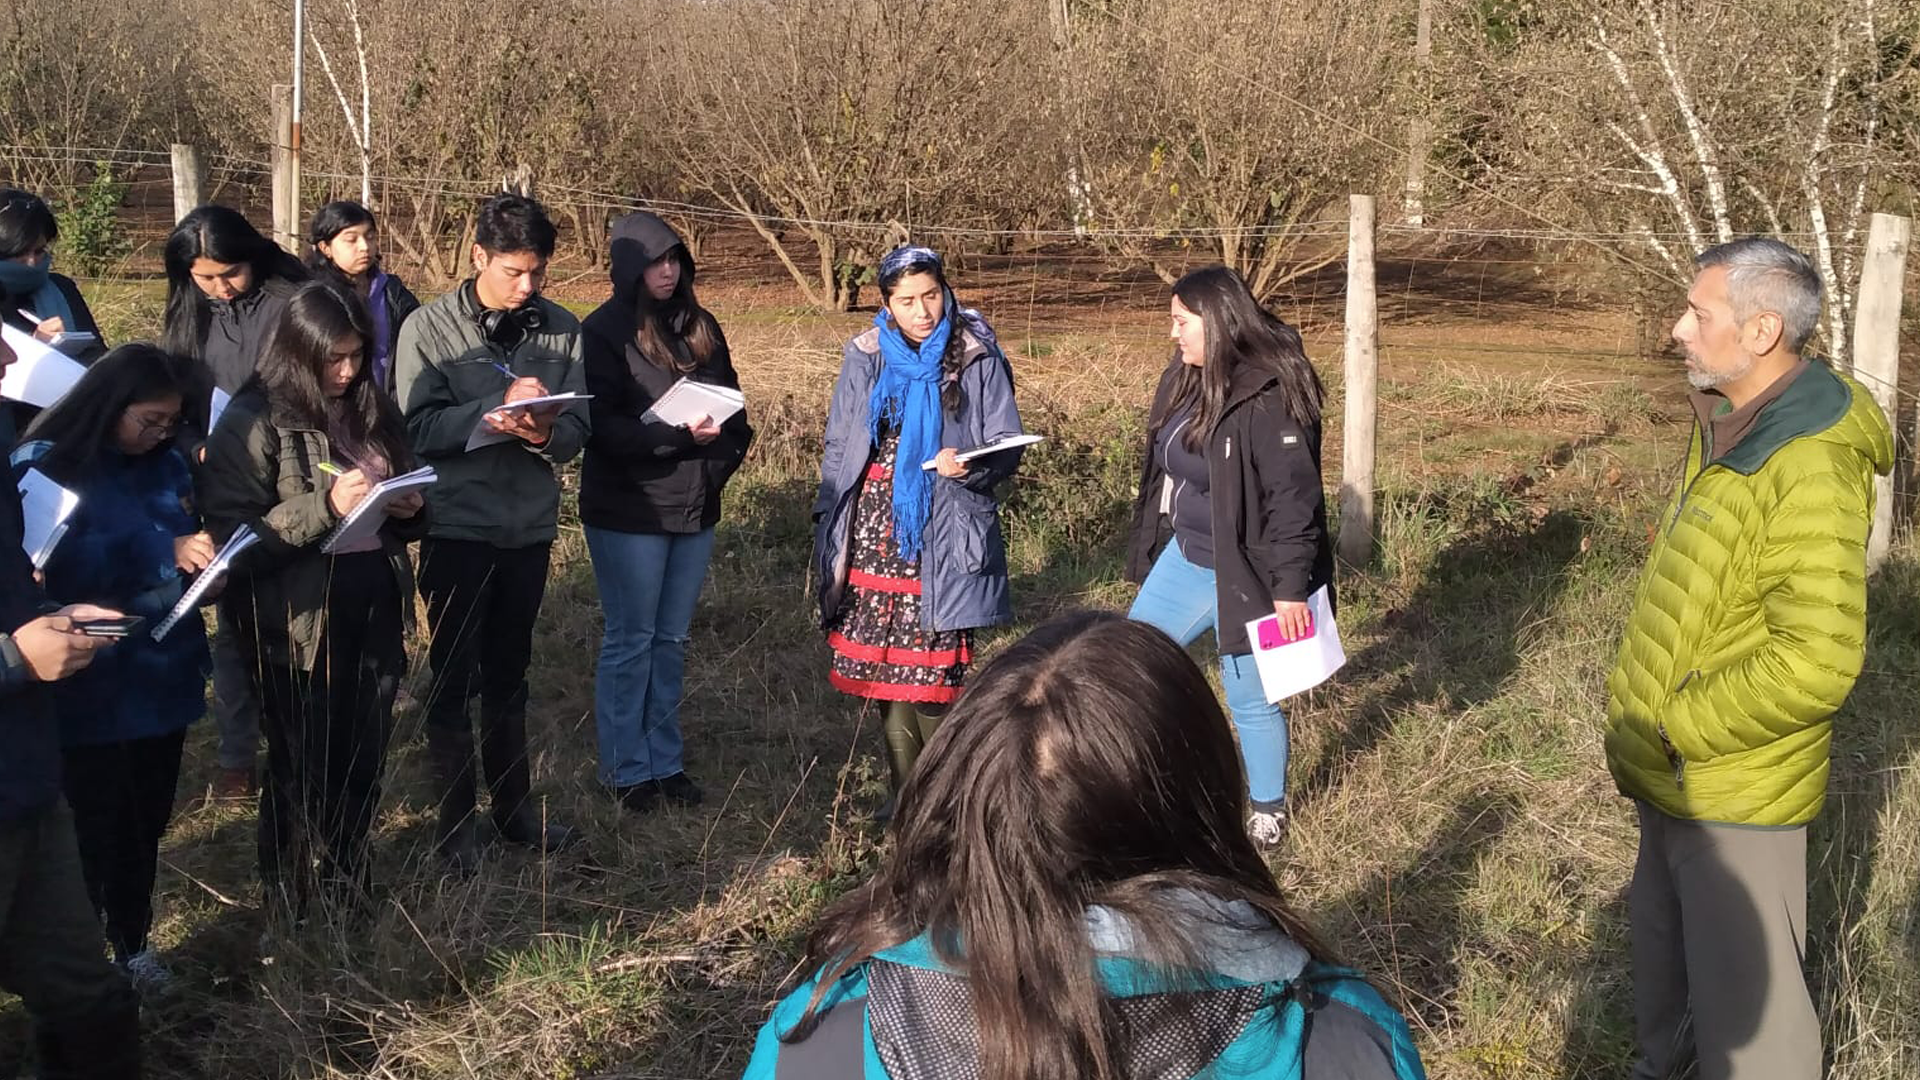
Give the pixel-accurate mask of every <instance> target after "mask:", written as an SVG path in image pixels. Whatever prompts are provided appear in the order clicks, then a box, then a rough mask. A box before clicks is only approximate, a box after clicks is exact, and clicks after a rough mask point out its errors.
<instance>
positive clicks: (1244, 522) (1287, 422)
mask: <svg viewBox="0 0 1920 1080" xmlns="http://www.w3.org/2000/svg"><path fill="white" fill-rule="evenodd" d="M1169 306H1170V309H1171V312H1172V317H1173V328H1172V338H1173V340H1174V343H1175V344H1174V354H1173V359H1172V361H1171V362H1170V363H1169V364H1168V365H1167V369H1166V371H1165V372H1164V373H1163V374H1162V375H1161V376H1160V386H1159V389H1158V390H1156V391H1155V393H1154V398H1153V409H1152V412H1151V413H1150V414H1149V419H1148V438H1147V451H1146V460H1145V461H1144V463H1143V464H1142V468H1141V482H1140V500H1139V504H1138V506H1137V507H1136V510H1135V521H1134V528H1133V536H1132V540H1131V544H1130V549H1129V551H1128V558H1127V573H1128V576H1129V577H1130V578H1131V579H1132V580H1134V581H1140V582H1142V584H1141V586H1140V595H1139V596H1138V597H1137V598H1135V600H1134V602H1133V610H1132V612H1131V613H1130V614H1131V617H1132V618H1135V619H1139V620H1141V621H1143V622H1147V623H1151V624H1153V625H1154V626H1157V627H1159V628H1160V629H1162V630H1164V631H1166V632H1167V634H1168V636H1170V637H1172V638H1173V639H1174V640H1175V641H1178V642H1180V643H1181V644H1182V645H1185V644H1187V643H1189V642H1191V641H1193V640H1194V639H1195V638H1197V637H1199V636H1200V635H1201V634H1202V633H1204V632H1206V631H1207V630H1208V629H1212V630H1213V632H1214V637H1215V639H1216V640H1217V641H1218V642H1219V646H1220V672H1221V680H1222V683H1223V684H1224V686H1225V689H1226V695H1227V707H1228V708H1229V709H1230V710H1231V712H1232V714H1233V723H1234V726H1235V728H1237V729H1238V730H1239V733H1240V752H1241V755H1242V757H1243V758H1244V759H1245V762H1246V767H1247V783H1248V786H1249V789H1250V793H1251V795H1252V803H1253V808H1252V812H1251V813H1250V814H1249V816H1248V819H1247V828H1248V831H1249V832H1251V833H1252V834H1253V837H1254V839H1256V840H1258V841H1259V842H1261V843H1262V844H1267V845H1272V844H1277V843H1279V842H1280V840H1281V838H1282V836H1283V835H1284V833H1285V829H1286V822H1287V804H1286V798H1287V788H1286V783H1287V721H1286V717H1285V716H1283V715H1282V714H1281V712H1280V707H1279V706H1278V705H1277V704H1274V703H1273V702H1270V701H1268V700H1267V695H1266V692H1265V690H1264V689H1263V688H1262V687H1261V684H1260V673H1259V671H1258V670H1257V669H1256V668H1255V665H1254V659H1253V645H1252V643H1251V642H1250V641H1249V640H1248V638H1247V623H1249V622H1251V621H1253V620H1255V619H1258V618H1263V617H1265V616H1269V615H1272V616H1275V617H1276V618H1277V619H1278V620H1279V623H1280V631H1281V633H1282V635H1283V636H1284V637H1285V638H1287V639H1289V640H1291V639H1294V638H1298V637H1301V636H1303V635H1305V634H1306V633H1307V631H1308V629H1309V620H1308V618H1307V598H1308V597H1309V596H1311V595H1312V594H1313V593H1314V592H1315V591H1316V590H1318V589H1321V588H1323V587H1325V588H1328V589H1329V590H1330V589H1331V585H1332V582H1333V548H1332V546H1331V545H1330V544H1329V542H1328V538H1327V511H1326V496H1325V493H1324V492H1323V491H1322V490H1321V487H1320V406H1321V399H1322V396H1323V392H1322V390H1321V386H1320V378H1319V376H1318V375H1317V374H1315V373H1314V370H1313V365H1312V364H1310V363H1308V362H1307V354H1306V352H1305V350H1304V349H1303V348H1302V346H1301V343H1300V332H1299V331H1297V330H1295V329H1294V328H1293V327H1291V326H1288V325H1287V324H1286V323H1284V322H1282V321H1280V320H1279V319H1277V318H1275V317H1274V316H1273V315H1272V314H1270V313H1269V312H1268V311H1267V310H1266V309H1265V308H1262V307H1261V306H1260V304H1259V303H1258V302H1257V301H1256V300H1255V299H1254V298H1253V293H1252V292H1251V291H1250V290H1248V288H1247V284H1246V281H1245V280H1244V279H1242V278H1241V277H1240V275H1239V274H1237V273H1235V272H1234V271H1232V270H1230V269H1228V268H1226V267H1224V266H1209V267H1203V268H1201V269H1199V270H1195V271H1193V272H1192V273H1189V274H1187V275H1186V276H1185V277H1182V278H1181V279H1180V280H1179V281H1177V282H1175V283H1174V286H1173V299H1172V301H1171V302H1170V305H1169ZM1156 550H1157V551H1158V554H1157V556H1156Z"/></svg>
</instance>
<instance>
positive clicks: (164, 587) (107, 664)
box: [13, 442, 212, 746]
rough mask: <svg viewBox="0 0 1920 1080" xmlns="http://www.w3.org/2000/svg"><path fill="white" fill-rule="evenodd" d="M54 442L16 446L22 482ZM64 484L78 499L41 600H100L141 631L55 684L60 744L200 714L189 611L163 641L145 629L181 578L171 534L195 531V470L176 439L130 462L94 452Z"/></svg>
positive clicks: (203, 669)
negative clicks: (134, 619) (138, 623)
mask: <svg viewBox="0 0 1920 1080" xmlns="http://www.w3.org/2000/svg"><path fill="white" fill-rule="evenodd" d="M48 449H50V446H49V444H47V443H44V442H30V443H23V444H22V445H21V446H20V448H19V449H17V450H15V451H14V453H13V472H14V477H15V479H16V481H17V479H18V477H19V476H20V475H22V474H24V473H25V472H26V470H27V469H28V468H29V467H31V466H32V465H33V464H34V463H35V462H36V461H38V460H39V459H40V457H41V456H42V455H44V454H45V453H46V452H47V450H48ZM67 486H68V487H69V488H70V489H71V490H72V491H73V492H74V494H76V495H78V496H79V497H80V505H79V506H78V507H77V508H75V510H74V512H73V516H72V517H71V518H69V519H68V521H67V532H66V535H65V536H64V537H62V538H61V540H60V545H59V546H58V547H56V548H54V549H53V556H52V557H51V558H50V559H48V560H47V567H46V578H47V585H46V591H47V595H48V596H50V597H52V598H53V599H54V600H55V601H57V602H59V603H62V604H78V603H87V604H100V605H103V606H106V607H111V608H115V609H118V610H120V611H124V612H126V613H127V614H129V615H140V616H143V617H145V618H146V620H147V625H146V627H145V628H143V629H141V630H140V631H139V632H137V633H135V634H133V635H131V636H129V637H127V638H126V639H124V640H122V641H118V642H115V643H114V646H113V647H112V648H110V649H103V650H101V651H100V652H98V653H96V654H95V656H94V661H93V663H92V664H90V665H88V667H87V668H86V670H84V671H81V672H79V673H77V674H75V675H73V676H71V677H70V678H67V679H63V680H61V681H60V682H59V683H58V684H56V685H55V686H54V688H53V694H54V700H55V702H56V708H57V710H58V712H59V714H60V741H61V744H62V745H63V746H92V745H99V744H101V743H111V742H121V741H124V740H128V739H144V738H151V737H153V736H156V735H167V734H171V733H173V732H175V731H179V730H180V729H182V728H184V727H186V726H187V725H189V724H191V723H193V722H194V721H195V720H197V719H199V718H200V716H201V715H202V714H204V713H205V712H206V709H207V700H206V677H207V672H208V671H210V670H211V667H212V661H211V660H210V658H209V656H208V653H207V633H206V626H205V624H204V623H202V622H201V619H200V615H199V613H198V612H195V613H194V614H192V615H189V616H188V617H187V618H185V619H183V620H181V621H180V623H179V624H177V625H176V626H175V627H174V628H173V630H172V632H170V633H169V634H168V635H167V636H166V638H165V639H164V640H162V641H157V642H156V641H154V640H153V638H152V636H151V634H150V633H149V631H150V630H151V629H152V628H153V627H154V626H157V625H158V624H159V622H160V620H161V619H163V618H165V617H166V614H167V612H168V611H170V610H172V608H173V605H174V604H175V603H177V602H178V601H179V599H180V594H181V592H182V591H183V587H184V580H183V579H182V578H181V576H180V571H179V569H178V568H177V567H176V566H175V565H174V561H173V540H174V537H176V536H190V535H192V534H193V533H195V532H198V531H199V529H200V519H199V516H198V514H197V513H195V510H194V502H193V475H192V471H191V470H190V469H189V468H188V467H187V461H186V459H185V458H184V457H182V456H181V455H180V452H179V450H177V449H175V448H174V447H172V446H165V447H162V448H161V449H158V450H154V451H151V452H149V453H145V454H141V455H139V456H138V457H127V456H125V455H122V454H120V453H118V452H116V451H114V450H112V449H107V450H102V451H101V452H100V454H99V456H98V457H96V458H95V460H94V462H93V465H92V467H91V469H90V470H89V475H88V476H86V477H85V478H84V479H83V480H80V481H78V482H68V484H67Z"/></svg>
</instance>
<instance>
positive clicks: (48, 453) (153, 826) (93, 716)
mask: <svg viewBox="0 0 1920 1080" xmlns="http://www.w3.org/2000/svg"><path fill="white" fill-rule="evenodd" d="M181 405H182V402H181V393H180V385H179V383H178V381H177V379H176V377H175V374H174V371H173V369H172V365H171V364H170V363H169V362H168V358H167V356H166V354H164V353H162V352H161V351H160V350H159V349H156V348H154V347H152V346H150V345H138V344H136V345H122V346H120V347H119V348H117V349H115V350H113V351H112V352H110V353H108V354H107V355H106V356H104V357H102V358H101V359H100V360H99V361H98V362H96V363H95V364H94V365H93V366H92V367H91V368H89V369H88V370H87V373H86V374H85V375H84V376H82V377H81V379H80V381H79V383H78V384H76V385H75V387H74V389H73V391H72V392H71V393H69V394H67V395H66V396H65V397H63V398H61V399H60V401H59V402H58V403H56V404H55V405H53V407H51V408H49V409H47V410H46V411H45V412H42V413H41V414H40V416H39V418H38V419H36V420H35V421H34V423H33V425H32V426H31V427H30V428H28V429H27V432H26V434H25V436H24V437H23V438H22V439H21V442H20V445H19V446H18V447H16V448H15V449H14V451H13V455H12V465H13V474H14V479H15V481H16V482H17V481H18V480H19V479H20V478H21V477H22V476H23V475H24V474H25V473H26V472H27V471H28V470H29V469H32V470H37V471H38V472H40V473H41V474H42V475H44V476H46V477H47V478H48V479H50V480H52V481H54V482H55V483H57V484H60V485H61V486H63V487H65V488H67V489H68V490H69V491H72V492H73V493H74V494H75V495H77V496H78V497H79V504H78V506H77V507H76V508H75V510H74V512H73V516H72V517H71V518H69V519H68V521H67V529H66V533H65V534H64V535H63V536H62V537H61V538H60V540H59V542H58V544H57V546H56V547H55V548H54V549H53V553H52V555H51V556H50V557H49V558H48V559H47V563H46V567H45V578H46V584H45V588H46V592H47V595H48V596H49V597H51V598H53V599H54V600H56V601H58V602H61V603H91V604H98V605H101V606H103V607H108V608H113V609H116V610H118V611H122V612H125V613H126V614H128V615H134V616H139V617H141V618H144V619H145V620H146V625H145V626H144V627H141V628H137V629H135V630H134V631H133V632H132V633H130V634H128V635H127V636H126V637H125V638H123V639H121V640H119V641H118V642H117V643H116V645H115V647H114V648H112V649H110V650H107V651H106V652H103V653H102V654H101V655H100V656H99V658H98V659H97V660H96V661H95V662H94V664H93V666H92V667H90V668H88V669H87V670H85V671H83V672H80V673H79V674H77V675H75V676H73V677H72V678H70V679H67V680H66V681H64V682H62V683H60V684H59V685H58V686H56V687H55V688H54V695H53V696H54V701H55V710H56V712H57V714H58V716H59V722H60V742H61V757H62V769H63V774H64V775H63V780H64V783H63V785H62V786H63V788H64V791H65V794H66V799H67V803H68V805H69V806H71V807H72V809H73V819H74V829H75V832H76V833H77V835H78V838H79V845H80V863H81V868H82V870H83V872H84V874H85V877H86V883H87V893H88V896H89V898H90V899H91V900H92V902H93V908H94V910H95V911H96V912H98V913H99V914H100V916H101V918H102V920H103V921H104V923H105V925H106V933H107V940H108V943H109V944H110V945H111V946H112V948H113V954H114V958H115V960H116V961H117V962H118V963H119V964H120V965H121V967H122V968H124V969H125V971H126V972H127V974H128V976H129V977H130V978H131V980H132V981H133V984H134V985H135V986H136V987H138V988H141V989H142V990H152V989H158V988H159V987H161V986H164V985H165V984H166V983H167V982H168V980H169V976H168V974H167V971H166V969H165V967H164V966H162V964H161V963H160V961H159V960H158V958H157V957H156V956H155V954H154V951H153V948H152V946H151V945H150V944H149V942H148V939H147V934H148V931H149V930H150V929H151V928H152V925H153V885H154V876H155V871H156V868H157V867H158V865H159V856H160V840H161V837H162V836H163V835H164V834H165V833H166V830H167V824H168V821H169V820H170V819H171V817H172V815H173V801H174V788H175V786H176V784H177V782H178V780H179V777H180V761H181V751H182V747H183V745H184V743H185V740H186V734H187V729H188V728H189V727H190V726H191V725H192V724H193V722H194V721H196V720H198V719H199V718H200V717H201V716H202V715H204V714H205V713H206V711H207V702H206V679H207V674H208V672H209V671H210V670H211V668H212V658H211V657H210V655H209V653H208V649H207V632H206V627H205V625H204V624H203V623H202V622H201V620H200V617H199V615H198V613H195V614H193V615H191V616H189V617H188V618H186V619H183V620H181V621H180V622H179V623H177V624H175V626H174V627H173V629H172V630H171V631H170V632H169V633H168V634H167V635H166V636H165V637H163V638H161V639H160V640H158V641H155V640H153V638H152V636H151V634H149V633H148V630H150V629H151V628H152V627H154V626H156V625H158V624H159V623H160V621H161V620H162V619H164V618H165V617H166V615H167V613H168V612H169V611H171V610H172V609H173V606H174V605H175V604H176V603H177V602H179V599H180V597H181V594H182V592H183V591H184V589H185V588H186V586H187V584H188V582H189V580H190V579H191V577H192V576H193V575H194V574H197V573H199V572H201V571H203V570H205V569H206V567H207V565H208V564H209V563H211V562H212V561H213V557H214V547H213V542H212V540H211V539H210V538H209V537H208V535H207V534H206V533H205V532H204V531H202V529H201V527H200V518H199V514H198V512H197V508H196V505H195V502H194V488H193V471H192V469H191V468H189V466H188V464H187V460H186V457H185V456H184V455H183V454H181V453H180V451H179V449H178V448H177V447H176V446H175V445H174V443H173V436H174V433H175V432H176V431H177V430H178V429H179V426H180V410H181Z"/></svg>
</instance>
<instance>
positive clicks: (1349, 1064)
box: [746, 611, 1424, 1080]
mask: <svg viewBox="0 0 1920 1080" xmlns="http://www.w3.org/2000/svg"><path fill="white" fill-rule="evenodd" d="M899 801H900V806H899V810H898V811H897V812H896V814H895V815H894V818H893V822H892V824H891V826H890V827H889V833H890V839H891V841H892V843H891V844H889V845H888V846H887V849H886V855H885V857H884V858H883V860H882V862H881V865H880V868H879V869H878V871H877V872H876V873H875V874H874V876H873V877H872V879H871V880H869V881H867V882H866V883H864V884H862V885H860V886H858V887H856V888H854V889H853V890H851V891H850V892H848V893H847V895H846V896H844V897H842V898H841V899H840V900H838V901H836V902H835V903H834V904H833V905H832V906H831V907H829V908H828V909H827V910H826V912H824V913H823V914H822V915H821V917H820V919H819V922H818V924H817V925H816V926H815V928H814V931H813V933H812V935H811V936H810V937H809V939H808V941H807V956H806V961H805V967H804V968H803V970H805V971H807V972H808V978H807V979H806V981H805V982H803V983H802V984H801V985H800V986H799V987H798V988H797V989H795V990H794V991H793V992H792V993H791V994H789V995H788V996H787V997H786V998H785V999H784V1000H782V1001H781V1002H780V1003H779V1004H778V1005H777V1006H776V1007H775V1008H774V1012H773V1018H772V1019H771V1020H770V1021H768V1022H767V1024H766V1026H764V1027H763V1028H761V1030H760V1036H759V1038H758V1039H757V1040H756V1042H755V1044H754V1050H753V1058H752V1060H751V1061H750V1062H749V1064H748V1065H747V1070H746V1077H747V1080H863V1078H864V1080H887V1078H890V1077H915V1078H925V1080H958V1078H960V1077H976V1078H980V1080H1068V1078H1071V1080H1120V1078H1122V1077H1194V1076H1206V1077H1222V1078H1225V1077H1232V1078H1238V1080H1295V1078H1300V1077H1304V1078H1305V1080H1395V1078H1398V1080H1421V1078H1422V1077H1423V1075H1424V1074H1423V1072H1422V1069H1421V1065H1420V1059H1419V1056H1418V1054H1417V1053H1416V1052H1415V1050H1414V1048H1413V1044H1412V1038H1411V1036H1410V1034H1409V1032H1408V1030H1407V1024H1406V1021H1405V1020H1404V1019H1403V1018H1402V1017H1401V1016H1400V1014H1399V1013H1398V1012H1397V1011H1395V1010H1394V1009H1393V1008H1392V1007H1391V1006H1390V1005H1388V1004H1387V1003H1386V1002H1385V1001H1384V1000H1383V999H1382V998H1381V996H1380V994H1379V993H1378V992H1377V991H1375V990H1374V989H1373V988H1372V987H1371V986H1369V985H1367V984H1366V983H1365V982H1364V981H1362V979H1361V977H1360V976H1359V975H1357V974H1356V973H1354V972H1352V971H1349V970H1346V969H1343V968H1338V967H1335V966H1334V965H1333V964H1332V962H1331V957H1330V956H1329V955H1328V952H1327V950H1326V948H1325V946H1323V945H1322V944H1320V942H1319V941H1318V940H1317V939H1316V937H1315V935H1314V934H1313V933H1312V932H1311V931H1310V930H1309V929H1308V928H1307V927H1306V925H1305V924H1304V922H1303V921H1302V920H1301V919H1300V917H1299V916H1298V915H1296V914H1295V913H1294V911H1293V909H1292V906H1291V905H1290V904H1289V903H1288V902H1287V899H1286V897H1285V896H1284V895H1283V894H1282V893H1281V890H1280V887H1279V885H1278V884H1276V883H1275V881H1274V879H1273V874H1272V872H1271V871H1269V870H1268V869H1267V867H1266V865H1265V863H1263V862H1262V861H1261V858H1260V855H1259V853H1258V852H1257V851H1256V850H1255V848H1254V845H1253V844H1252V843H1251V842H1249V840H1248V837H1247V835H1246V833H1245V831H1243V829H1242V828H1241V821H1240V815H1241V813H1242V812H1243V811H1244V809H1245V806H1246V801H1245V799H1244V798H1243V797H1242V796H1241V795H1240V767H1239V762H1238V760H1236V758H1235V755H1234V749H1233V735H1232V733H1231V732H1230V731H1229V730H1228V728H1227V724H1226V721H1225V719H1224V718H1223V717H1222V716H1221V715H1220V706H1219V703H1218V702H1217V701H1216V700H1215V699H1214V696H1213V691H1212V690H1210V689H1209V688H1208V687H1207V680H1206V677H1205V676H1204V675H1202V674H1201V672H1200V669H1199V668H1198V667H1197V666H1195V665H1194V663H1193V661H1192V660H1191V659H1189V658H1188V657H1187V656H1186V655H1185V653H1183V652H1182V651H1181V649H1180V648H1179V647H1178V646H1176V645H1174V644H1173V642H1171V641H1169V640H1167V638H1166V636H1165V635H1164V634H1161V633H1159V632H1158V631H1156V630H1154V629H1152V628H1151V627H1147V626H1144V625H1142V624H1140V623H1137V622H1130V621H1128V620H1126V619H1122V618H1120V617H1119V616H1118V615H1114V614H1111V613H1108V612H1086V611H1082V612H1071V613H1068V614H1066V615H1062V616H1059V617H1057V618H1055V619H1052V620H1050V621H1049V622H1047V623H1045V624H1043V625H1041V626H1040V627H1038V628H1036V629H1035V630H1034V631H1033V632H1032V633H1031V634H1028V635H1027V636H1026V637H1025V638H1022V639H1021V640H1020V641H1018V642H1016V643H1014V644H1013V645H1011V646H1009V647H1008V648H1007V649H1006V651H1005V652H1002V653H1001V654H1000V655H999V656H996V657H995V658H994V659H993V660H992V661H991V662H989V663H988V664H987V665H986V667H985V669H984V670H982V671H981V672H980V674H979V676H978V677H977V678H976V679H974V681H973V682H972V683H971V684H970V685H969V686H968V688H967V693H966V695H965V696H964V697H963V698H961V700H960V704H959V705H957V706H956V707H955V708H954V710H953V716H952V717H951V718H950V719H949V720H948V721H947V722H946V723H945V724H943V725H942V726H941V728H940V731H939V732H938V733H937V734H936V735H935V736H934V739H933V741H932V742H931V743H930V744H929V745H928V746H927V751H926V754H925V755H924V757H923V759H922V760H921V762H920V765H919V767H918V768H917V769H916V770H915V772H914V774H913V776H912V778H911V779H909V780H908V781H907V784H906V786H905V787H904V788H902V789H901V791H900V800H899Z"/></svg>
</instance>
